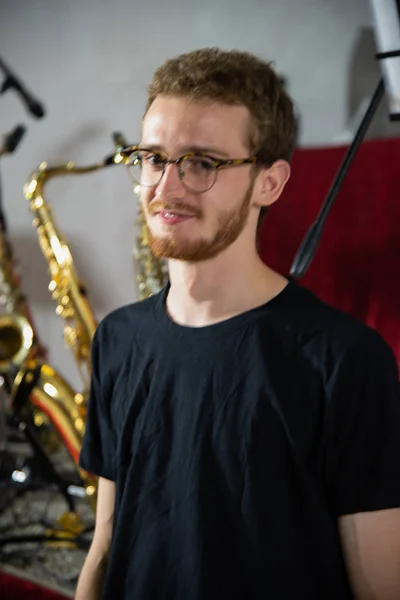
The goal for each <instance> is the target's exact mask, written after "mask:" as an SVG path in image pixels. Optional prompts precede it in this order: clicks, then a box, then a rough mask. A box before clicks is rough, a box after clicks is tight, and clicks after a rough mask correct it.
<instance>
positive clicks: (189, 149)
mask: <svg viewBox="0 0 400 600" xmlns="http://www.w3.org/2000/svg"><path fill="white" fill-rule="evenodd" d="M138 148H139V150H153V151H155V152H162V153H163V154H166V150H165V148H164V147H163V146H161V145H159V144H143V143H141V144H139V145H138ZM180 152H182V155H183V154H189V153H190V152H199V153H201V154H210V155H211V156H214V155H216V154H217V155H219V156H224V157H226V158H230V157H229V154H227V152H224V151H223V150H220V149H219V148H214V147H213V146H198V145H193V146H185V147H183V148H180Z"/></svg>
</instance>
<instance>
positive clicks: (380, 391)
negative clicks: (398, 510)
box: [81, 282, 400, 600]
mask: <svg viewBox="0 0 400 600" xmlns="http://www.w3.org/2000/svg"><path fill="white" fill-rule="evenodd" d="M167 289H168V288H167V287H166V288H165V289H164V290H162V291H161V292H160V293H159V294H157V295H155V296H153V297H151V298H149V299H148V300H145V301H143V302H140V303H136V304H132V305H129V306H126V307H123V308H120V309H118V310H116V311H114V312H113V313H111V314H110V315H108V316H107V317H106V318H105V319H104V320H103V321H102V323H101V324H100V326H99V327H98V329H97V332H96V336H95V339H94V342H93V349H92V360H93V378H92V387H91V396H90V400H89V408H88V418H87V429H86V435H85V439H84V444H83V449H82V453H81V466H82V467H83V468H85V469H87V470H88V471H91V472H93V473H96V474H97V475H100V476H102V477H105V478H107V479H111V480H113V481H115V482H116V504H115V514H114V532H113V539H112V544H111V553H110V558H109V565H108V571H107V576H106V581H105V586H104V590H103V596H102V598H103V599H107V600H108V599H110V600H111V599H112V600H115V599H118V600H125V599H126V600H128V599H129V600H130V599H134V600H214V599H218V600H221V598H223V599H225V598H227V599H229V600H236V599H238V600H239V599H240V600H261V599H262V600H265V599H271V600H289V599H290V600H293V599H294V598H307V600H322V599H323V600H339V599H340V600H344V599H347V598H351V597H352V594H351V592H350V587H349V583H348V579H347V576H346V572H345V567H344V561H343V557H342V554H341V549H340V539H339V533H338V527H337V519H338V517H340V516H341V515H345V514H351V513H356V512H364V511H374V510H378V509H385V508H394V507H399V506H400V401H399V383H398V371H397V366H396V362H395V359H394V356H393V354H392V352H391V351H390V349H389V348H388V346H387V345H386V344H385V343H384V342H383V340H382V339H381V338H380V337H379V335H378V334H377V333H376V332H374V331H373V330H371V329H369V328H367V327H365V326H364V325H362V324H361V323H358V322H357V321H355V320H353V319H352V318H351V317H349V316H348V315H346V314H344V313H342V312H339V311H337V310H335V309H333V308H331V307H329V306H328V305H326V304H324V303H323V302H321V301H320V300H318V299H317V298H316V297H315V296H314V295H313V294H312V293H311V292H309V291H307V290H306V289H304V288H302V287H301V286H299V285H298V284H297V283H295V282H290V283H289V284H288V285H287V287H286V288H285V289H284V290H283V291H282V292H281V293H280V294H279V295H278V296H277V297H276V298H274V299H273V300H271V301H270V302H268V303H267V304H265V305H263V306H260V307H258V308H255V309H253V310H250V311H248V312H246V313H244V314H241V315H238V316H236V317H233V318H230V319H228V320H226V321H223V322H221V323H216V324H213V325H209V326H206V327H200V328H194V327H185V326H181V325H177V324H176V323H174V322H172V320H171V319H170V318H169V317H168V315H167V313H166V311H165V302H164V301H165V297H166V293H167Z"/></svg>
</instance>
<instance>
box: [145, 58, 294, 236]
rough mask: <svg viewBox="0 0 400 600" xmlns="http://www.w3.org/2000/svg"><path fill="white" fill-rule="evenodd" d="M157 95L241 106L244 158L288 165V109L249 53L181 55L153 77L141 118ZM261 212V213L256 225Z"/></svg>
mask: <svg viewBox="0 0 400 600" xmlns="http://www.w3.org/2000/svg"><path fill="white" fill-rule="evenodd" d="M161 95H162V96H166V95H168V96H176V97H186V98H190V99H192V100H199V101H201V100H206V101H209V100H211V101H218V102H221V103H225V104H229V105H244V106H246V107H247V108H248V110H249V112H250V115H251V126H250V128H249V139H248V146H249V150H250V152H251V153H253V154H256V155H257V156H258V157H259V158H260V159H261V160H263V161H266V162H268V163H271V164H272V163H273V162H275V161H276V160H279V159H284V160H286V161H288V162H290V160H291V157H292V154H293V150H294V146H295V138H296V120H295V114H294V106H293V102H292V100H291V98H290V97H289V95H288V94H287V92H286V90H285V88H284V85H283V83H282V80H281V78H280V77H279V76H278V75H277V73H276V72H275V70H274V68H273V67H272V63H268V62H265V61H264V60H262V59H260V58H258V57H257V56H255V55H254V54H251V53H250V52H244V51H238V50H229V51H224V50H221V49H219V48H202V49H199V50H195V51H192V52H188V53H185V54H181V55H179V56H176V57H174V58H171V59H169V60H167V61H166V62H164V63H163V64H162V65H161V66H160V67H159V68H158V69H157V70H156V71H155V73H154V76H153V80H152V81H151V83H150V86H149V88H148V101H147V105H146V110H145V114H146V112H147V111H148V109H149V107H150V106H151V104H152V103H153V101H154V100H155V98H156V97H157V96H161ZM265 212H266V210H265V209H262V210H261V213H260V219H259V225H260V223H261V219H262V217H263V216H264V214H265Z"/></svg>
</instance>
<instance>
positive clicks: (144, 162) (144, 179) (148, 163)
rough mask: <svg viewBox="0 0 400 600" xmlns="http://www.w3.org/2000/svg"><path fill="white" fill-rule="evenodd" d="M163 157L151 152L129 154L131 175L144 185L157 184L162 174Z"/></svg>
mask: <svg viewBox="0 0 400 600" xmlns="http://www.w3.org/2000/svg"><path fill="white" fill-rule="evenodd" d="M164 165H165V159H164V158H163V157H162V156H160V155H159V154H153V153H151V152H142V151H138V152H134V153H133V154H132V155H131V156H130V160H129V170H130V172H131V175H132V177H133V178H134V179H135V181H137V183H139V184H140V185H143V186H145V187H151V186H153V185H157V184H158V183H159V182H160V180H161V177H162V175H163V170H164Z"/></svg>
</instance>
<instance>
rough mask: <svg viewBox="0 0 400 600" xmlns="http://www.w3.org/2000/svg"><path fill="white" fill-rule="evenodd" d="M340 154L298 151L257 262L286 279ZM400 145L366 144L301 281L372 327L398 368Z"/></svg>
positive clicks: (265, 231) (268, 221) (390, 141)
mask: <svg viewBox="0 0 400 600" xmlns="http://www.w3.org/2000/svg"><path fill="white" fill-rule="evenodd" d="M345 151H346V148H344V147H341V148H337V147H335V148H324V149H298V150H296V152H295V154H294V158H293V163H292V176H291V179H290V180H289V183H288V185H287V187H286V189H285V191H284V193H283V195H282V197H281V198H280V199H279V201H278V202H277V203H276V205H274V206H273V207H272V208H271V211H270V213H269V214H268V216H267V217H266V219H265V221H264V223H263V226H262V229H261V239H260V253H261V256H262V258H263V260H264V261H265V262H266V263H267V264H268V265H270V266H271V267H272V268H275V269H276V270H277V271H279V272H280V273H283V274H288V273H289V269H290V266H291V263H292V260H293V258H294V256H295V253H296V251H297V249H298V247H299V245H300V243H301V241H302V239H303V236H304V235H305V233H306V231H307V229H308V227H309V226H310V225H311V224H312V222H313V221H314V219H315V218H316V216H317V214H318V211H319V209H320V207H321V205H322V203H323V200H324V199H325V197H326V195H327V193H328V190H329V188H330V186H331V183H332V181H333V179H334V176H335V174H336V172H337V169H338V167H339V165H340V163H341V161H342V159H343V157H344V154H345ZM399 187H400V139H387V140H376V141H370V142H364V143H363V144H362V145H361V147H360V149H359V150H358V152H357V154H356V156H355V158H354V160H353V162H352V164H351V166H350V169H349V172H348V174H347V176H346V178H345V181H344V183H343V185H342V187H341V189H340V192H339V194H338V196H337V199H336V202H335V204H334V206H333V208H332V210H331V212H330V214H329V217H328V220H327V222H326V225H325V229H324V233H323V236H322V239H321V241H320V245H319V247H318V250H317V253H316V255H315V258H314V260H313V262H312V264H311V266H310V267H309V269H308V271H307V273H306V274H305V276H304V277H303V278H302V279H301V280H300V283H301V284H302V285H304V286H306V287H308V288H309V289H311V290H312V291H314V292H315V293H316V294H317V295H318V296H319V297H320V298H322V299H323V300H325V301H326V302H328V303H330V304H331V305H333V306H336V307H338V308H341V309H343V310H345V311H347V312H348V313H350V314H352V315H353V316H355V317H356V318H358V319H359V320H362V321H364V322H365V323H367V324H368V325H370V326H371V327H373V328H375V329H377V330H378V331H379V332H380V334H381V335H382V336H383V337H384V338H385V339H386V341H387V342H388V343H389V344H390V345H391V346H392V348H393V350H394V352H395V354H396V356H397V360H398V363H399V365H400V190H399Z"/></svg>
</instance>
